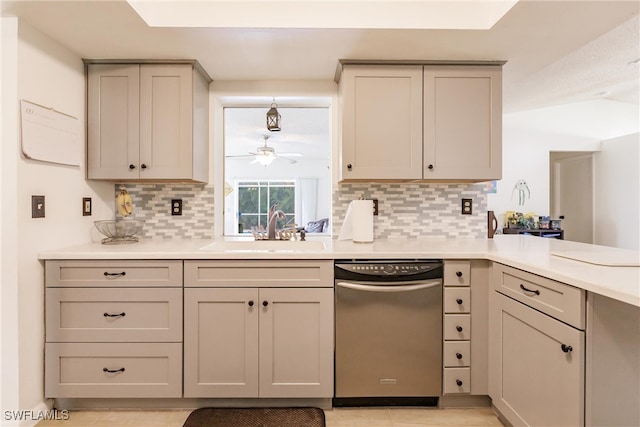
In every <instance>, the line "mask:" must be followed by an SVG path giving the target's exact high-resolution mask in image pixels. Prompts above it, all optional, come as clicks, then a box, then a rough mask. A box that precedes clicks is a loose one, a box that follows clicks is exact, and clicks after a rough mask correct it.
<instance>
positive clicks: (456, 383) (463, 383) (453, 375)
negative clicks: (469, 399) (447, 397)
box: [442, 368, 471, 394]
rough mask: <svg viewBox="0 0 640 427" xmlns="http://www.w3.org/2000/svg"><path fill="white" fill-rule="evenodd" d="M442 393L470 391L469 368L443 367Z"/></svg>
mask: <svg viewBox="0 0 640 427" xmlns="http://www.w3.org/2000/svg"><path fill="white" fill-rule="evenodd" d="M442 391H443V394H456V393H471V368H444V375H443V378H442Z"/></svg>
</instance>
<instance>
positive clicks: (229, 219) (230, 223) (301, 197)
mask: <svg viewBox="0 0 640 427" xmlns="http://www.w3.org/2000/svg"><path fill="white" fill-rule="evenodd" d="M229 102H232V101H229ZM234 102H238V103H242V102H246V101H243V100H242V99H241V98H238V99H236V100H235V101H234ZM254 102H256V100H255V98H253V97H252V98H251V103H254ZM272 102H273V98H271V97H270V98H268V99H264V102H261V103H260V104H263V105H266V107H254V106H247V107H244V106H225V107H224V109H223V119H224V126H223V131H224V147H223V148H224V153H223V154H224V168H223V173H224V175H223V176H224V181H223V185H224V193H223V209H222V212H221V214H222V215H220V216H217V217H216V224H218V225H220V223H221V222H222V223H223V224H222V225H223V230H224V235H225V236H237V235H241V234H242V235H245V236H246V235H247V234H248V233H250V232H251V227H259V226H262V227H265V228H266V227H267V222H268V221H267V214H268V212H269V207H270V206H271V205H272V204H273V202H274V201H277V202H279V204H280V205H279V209H280V210H282V211H283V212H285V213H286V215H287V218H286V220H285V221H279V222H278V224H277V225H278V228H280V227H281V226H282V224H283V223H287V222H288V224H289V225H290V224H294V223H295V224H296V225H297V226H298V227H304V226H306V225H307V224H309V223H310V222H314V221H318V220H321V219H324V218H330V217H331V195H332V184H331V126H330V118H331V114H330V109H329V108H328V107H326V106H317V107H313V106H305V107H292V106H282V107H280V106H279V107H278V112H279V113H280V114H281V115H282V120H283V127H282V130H281V131H279V132H269V131H268V130H267V129H266V113H267V111H268V107H269V105H270V104H271V103H272ZM296 102H302V103H303V104H304V103H309V102H310V101H308V100H307V101H304V100H296ZM325 102H326V103H327V105H328V103H329V100H322V102H320V100H317V99H316V100H315V101H313V103H314V104H324V103H325ZM285 119H286V122H285ZM285 123H286V126H284V124H285ZM265 148H268V151H273V152H274V156H275V158H274V159H273V161H272V162H271V163H269V164H268V165H266V166H265V165H264V164H262V163H260V161H259V160H258V159H257V158H256V157H257V156H256V155H257V154H258V153H260V152H261V151H262V150H264V149H265ZM294 218H295V219H294ZM240 226H242V231H240ZM328 230H329V228H328V227H327V228H324V229H323V232H328Z"/></svg>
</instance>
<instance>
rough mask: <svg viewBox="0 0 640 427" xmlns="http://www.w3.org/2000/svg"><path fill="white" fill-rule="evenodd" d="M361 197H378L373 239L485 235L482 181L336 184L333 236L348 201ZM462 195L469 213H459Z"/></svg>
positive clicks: (485, 211)
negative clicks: (467, 201)
mask: <svg viewBox="0 0 640 427" xmlns="http://www.w3.org/2000/svg"><path fill="white" fill-rule="evenodd" d="M360 198H364V199H378V216H376V217H374V219H373V235H374V238H399V237H404V238H412V237H426V236H444V237H484V236H486V229H487V195H486V193H485V185H484V184H426V183H411V184H406V183H402V184H393V183H348V184H339V185H338V187H337V188H335V189H334V192H333V221H332V222H333V224H332V225H333V227H332V230H333V235H334V237H337V236H338V234H339V232H340V227H341V226H342V221H343V220H344V216H345V214H346V212H347V207H348V206H349V202H351V201H352V200H357V199H360ZM462 198H465V199H467V198H468V199H473V214H472V215H461V213H460V212H461V209H462V208H461V203H462V200H461V199H462Z"/></svg>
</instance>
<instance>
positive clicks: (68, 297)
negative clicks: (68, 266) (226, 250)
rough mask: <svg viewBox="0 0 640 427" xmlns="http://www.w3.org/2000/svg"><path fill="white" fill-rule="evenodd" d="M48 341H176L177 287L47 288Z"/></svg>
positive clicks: (179, 329) (179, 295) (179, 323)
mask: <svg viewBox="0 0 640 427" xmlns="http://www.w3.org/2000/svg"><path fill="white" fill-rule="evenodd" d="M46 325H47V329H46V336H47V341H48V342H61V341H62V342H65V341H66V342H69V341H76V342H171V341H173V342H178V341H181V340H182V289H181V288H159V289H151V288H116V289H106V288H47V289H46Z"/></svg>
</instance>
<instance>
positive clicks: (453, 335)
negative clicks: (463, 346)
mask: <svg viewBox="0 0 640 427" xmlns="http://www.w3.org/2000/svg"><path fill="white" fill-rule="evenodd" d="M470 338H471V316H470V315H469V314H445V316H444V339H445V340H468V339H470Z"/></svg>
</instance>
